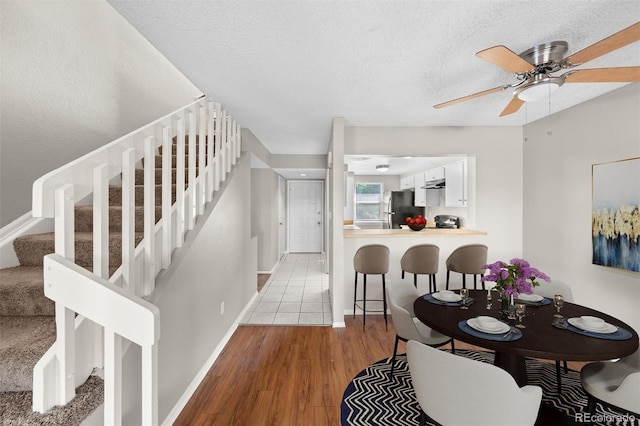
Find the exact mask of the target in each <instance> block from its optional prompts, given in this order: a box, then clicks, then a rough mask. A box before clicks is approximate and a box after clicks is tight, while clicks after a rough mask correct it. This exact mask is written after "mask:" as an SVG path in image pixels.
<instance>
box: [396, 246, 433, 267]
mask: <svg viewBox="0 0 640 426" xmlns="http://www.w3.org/2000/svg"><path fill="white" fill-rule="evenodd" d="M439 258H440V248H439V247H438V246H436V245H435V244H418V245H416V246H413V247H409V248H408V249H407V251H405V252H404V254H403V255H402V259H400V267H401V268H402V270H403V271H405V272H410V273H412V274H437V273H438V261H439Z"/></svg>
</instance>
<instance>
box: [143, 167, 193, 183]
mask: <svg viewBox="0 0 640 426" xmlns="http://www.w3.org/2000/svg"><path fill="white" fill-rule="evenodd" d="M154 173H155V175H156V185H162V169H161V168H157V169H155V172H154ZM199 173H200V172H199V170H198V167H197V166H196V176H198V175H199ZM176 175H177V172H176V169H171V183H172V184H174V185H175V183H176V180H177V178H176ZM184 181H185V183H188V182H189V167H186V168H185V173H184ZM135 184H136V185H144V169H136V181H135Z"/></svg>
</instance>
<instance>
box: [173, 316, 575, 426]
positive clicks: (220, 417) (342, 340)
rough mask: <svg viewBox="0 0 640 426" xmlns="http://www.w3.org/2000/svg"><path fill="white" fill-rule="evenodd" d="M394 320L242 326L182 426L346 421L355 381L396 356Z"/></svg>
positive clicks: (188, 408) (182, 417)
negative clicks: (344, 408)
mask: <svg viewBox="0 0 640 426" xmlns="http://www.w3.org/2000/svg"><path fill="white" fill-rule="evenodd" d="M391 321H392V319H391V318H390V320H389V328H388V330H385V326H384V320H383V317H382V315H368V316H367V326H366V329H365V330H363V327H362V317H361V316H357V317H356V318H355V319H352V318H351V316H347V317H346V318H345V322H346V325H347V326H346V328H332V327H303V326H282V327H277V326H268V327H263V326H242V327H238V329H237V330H236V331H235V333H234V335H233V336H232V338H231V339H230V341H229V343H228V344H227V346H226V347H225V349H224V350H223V351H222V353H221V354H220V356H219V358H218V359H217V360H216V362H215V363H214V365H213V366H212V367H211V369H210V370H209V373H208V374H207V376H206V377H205V379H204V380H203V382H202V383H201V384H200V386H199V388H198V389H197V391H196V392H195V394H194V395H193V397H192V398H191V400H190V401H189V402H188V404H187V405H186V407H185V408H184V410H183V411H182V413H181V414H180V416H179V417H178V419H177V420H176V422H175V423H174V425H176V426H182V425H184V426H186V425H189V426H196V425H225V426H227V425H250V426H253V425H278V426H289V425H317V426H332V425H337V426H339V425H340V403H341V401H342V394H343V392H344V390H345V388H346V386H347V384H348V383H349V382H350V381H351V379H352V378H353V377H354V376H355V375H356V374H357V373H359V372H360V371H361V370H363V369H364V368H365V367H367V366H368V365H370V364H372V363H373V362H375V361H378V360H380V359H382V358H387V357H390V356H391V355H392V353H393V343H394V339H395V332H394V329H393V324H392V322H391ZM455 344H456V348H460V349H462V348H473V347H472V346H470V345H466V344H464V343H462V342H459V341H456V342H455ZM443 348H449V345H446V346H443ZM478 349H480V348H478ZM405 350H406V347H405V344H404V343H401V346H400V347H399V348H398V353H404V352H405ZM569 367H570V368H574V369H575V368H577V369H579V368H580V364H578V363H576V364H572V363H569Z"/></svg>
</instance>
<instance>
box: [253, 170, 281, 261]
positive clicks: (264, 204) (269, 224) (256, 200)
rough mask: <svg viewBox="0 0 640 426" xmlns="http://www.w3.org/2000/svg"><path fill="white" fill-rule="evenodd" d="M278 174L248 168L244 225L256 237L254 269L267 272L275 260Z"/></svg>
mask: <svg viewBox="0 0 640 426" xmlns="http://www.w3.org/2000/svg"><path fill="white" fill-rule="evenodd" d="M279 198H280V192H279V190H278V174H277V173H276V172H274V171H273V170H272V169H251V214H250V215H247V214H246V213H245V218H246V220H247V224H246V226H249V227H251V230H252V234H253V235H254V236H256V237H257V238H258V270H259V271H261V272H270V271H272V270H273V268H274V267H275V266H276V264H277V263H278V199H279Z"/></svg>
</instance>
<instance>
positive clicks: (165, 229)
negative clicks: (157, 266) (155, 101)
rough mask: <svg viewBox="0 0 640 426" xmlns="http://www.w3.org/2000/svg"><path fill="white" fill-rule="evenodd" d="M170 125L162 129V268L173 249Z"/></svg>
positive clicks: (167, 263)
mask: <svg viewBox="0 0 640 426" xmlns="http://www.w3.org/2000/svg"><path fill="white" fill-rule="evenodd" d="M171 148H172V147H171V127H169V126H166V127H164V128H163V129H162V268H163V269H167V268H168V267H169V265H170V264H171V253H172V251H173V244H172V241H171V239H172V234H171V229H172V225H173V220H171V203H172V187H171V185H172V183H171V157H172V155H173V150H172V149H171Z"/></svg>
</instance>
